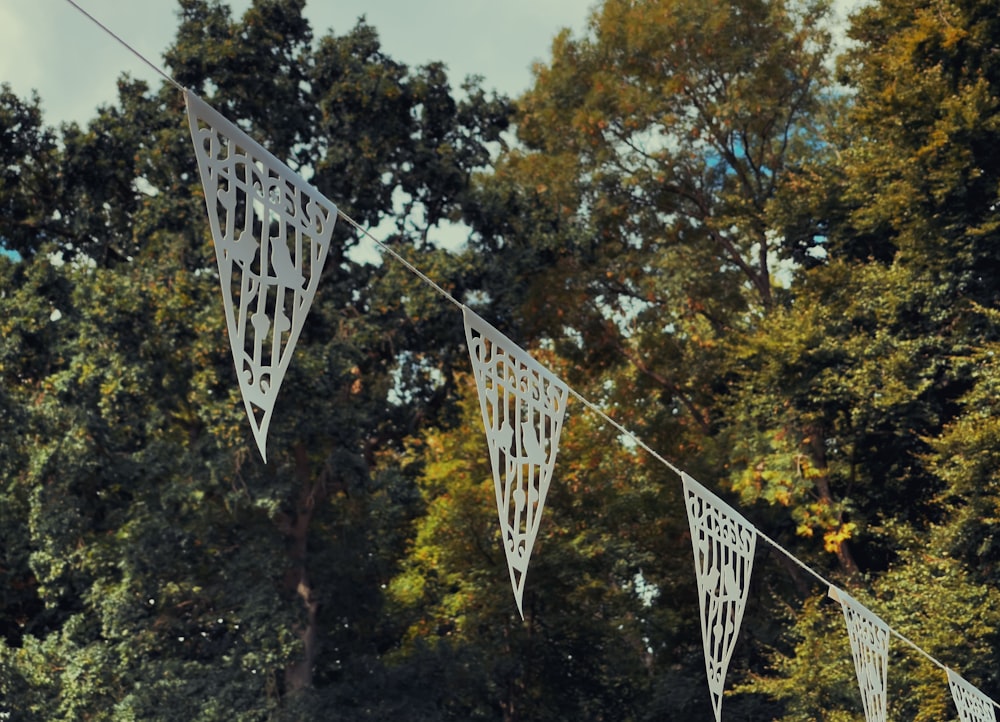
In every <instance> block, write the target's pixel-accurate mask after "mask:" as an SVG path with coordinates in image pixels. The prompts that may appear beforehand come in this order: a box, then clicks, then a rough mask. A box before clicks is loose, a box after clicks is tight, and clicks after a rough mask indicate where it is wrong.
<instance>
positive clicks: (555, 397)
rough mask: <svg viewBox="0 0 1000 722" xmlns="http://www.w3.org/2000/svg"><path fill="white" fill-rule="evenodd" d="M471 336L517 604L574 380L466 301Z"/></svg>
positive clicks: (467, 328)
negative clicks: (555, 372) (546, 364)
mask: <svg viewBox="0 0 1000 722" xmlns="http://www.w3.org/2000/svg"><path fill="white" fill-rule="evenodd" d="M462 315H463V317H464V320H465V338H466V340H467V341H468V344H469V356H470V358H471V359H472V371H473V375H474V376H475V378H476V388H477V390H478V391H479V407H480V409H481V410H482V412H483V425H484V426H485V428H486V441H487V443H488V444H489V449H490V464H491V466H492V468H493V483H494V487H495V490H496V496H497V514H498V516H499V518H500V533H501V536H502V539H503V548H504V554H506V556H507V568H508V570H509V572H510V583H511V587H512V588H513V590H514V600H515V601H516V602H517V611H518V613H519V614H520V615H521V617H522V619H523V618H524V611H523V610H522V607H521V600H522V598H523V596H524V580H525V577H526V576H527V573H528V562H529V560H530V559H531V549H532V547H533V546H534V544H535V537H536V536H537V535H538V526H539V523H540V522H541V519H542V508H543V507H544V505H545V495H546V493H547V492H548V489H549V482H550V481H551V479H552V468H553V466H554V465H555V462H556V451H557V449H558V446H559V433H560V431H561V430H562V423H563V417H564V416H565V414H566V405H567V403H568V401H569V392H568V389H567V387H566V385H565V384H564V383H563V382H562V381H560V380H559V379H558V378H557V377H556V376H555V375H553V374H552V373H551V372H550V371H548V370H547V369H546V368H545V367H543V366H542V365H541V364H539V363H538V362H537V361H535V360H534V359H533V358H531V356H529V355H528V354H527V352H525V351H523V350H521V349H520V348H519V347H518V346H517V345H516V344H515V343H514V342H513V341H511V340H510V339H508V338H507V337H506V336H504V335H503V334H501V333H500V332H499V331H497V330H496V329H495V328H493V327H492V326H491V325H490V324H488V323H486V321H484V320H483V319H481V318H480V317H479V316H477V315H476V314H475V313H473V312H472V311H471V310H469V309H468V308H467V307H465V306H463V307H462Z"/></svg>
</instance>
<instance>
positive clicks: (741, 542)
mask: <svg viewBox="0 0 1000 722" xmlns="http://www.w3.org/2000/svg"><path fill="white" fill-rule="evenodd" d="M681 480H682V481H683V482H684V503H685V506H686V507H687V514H688V525H689V526H690V528H691V546H692V547H693V548H694V570H695V576H696V577H697V580H698V604H699V606H700V607H701V638H702V642H703V644H704V647H705V668H706V671H707V672H708V690H709V692H710V693H711V695H712V708H713V709H714V710H715V719H716V722H719V720H721V719H722V694H723V690H724V689H725V686H726V671H727V670H728V669H729V660H730V659H731V658H732V656H733V650H734V649H735V648H736V639H737V637H738V636H739V632H740V624H742V622H743V612H744V610H745V609H746V603H747V593H748V591H749V589H750V575H751V572H752V571H753V558H754V552H755V551H756V548H757V530H756V528H754V526H753V525H752V524H751V523H750V522H748V521H747V520H746V519H744V518H743V517H742V516H740V515H739V514H738V513H737V512H736V511H734V510H733V509H732V507H730V506H729V505H728V504H726V503H725V502H724V501H722V499H720V498H719V497H717V496H716V495H715V494H713V493H712V492H710V491H709V490H708V489H706V488H705V487H703V486H702V485H701V484H699V483H698V482H697V481H695V480H694V479H692V478H691V477H690V476H688V475H687V474H685V473H683V472H682V473H681Z"/></svg>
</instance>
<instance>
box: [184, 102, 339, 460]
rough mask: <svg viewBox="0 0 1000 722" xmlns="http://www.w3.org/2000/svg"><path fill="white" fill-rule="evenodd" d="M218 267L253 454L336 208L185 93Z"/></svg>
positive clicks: (262, 439) (261, 443) (261, 444)
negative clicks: (251, 436)
mask: <svg viewBox="0 0 1000 722" xmlns="http://www.w3.org/2000/svg"><path fill="white" fill-rule="evenodd" d="M184 96H185V101H186V103H187V112H188V123H189V125H190V127H191V139H192V141H194V150H195V155H196V156H197V157H198V169H199V171H200V173H201V182H202V185H203V187H204V189H205V202H206V204H207V206H208V219H209V222H210V224H211V227H212V239H213V240H214V242H215V257H216V260H217V261H218V264H219V282H220V284H221V286H222V299H223V303H224V305H225V309H226V324H227V326H228V328H229V343H230V346H231V347H232V350H233V361H234V362H235V364H236V375H237V377H238V378H239V383H240V391H241V393H242V394H243V403H244V405H245V406H246V410H247V416H248V417H249V418H250V425H251V427H252V429H253V435H254V438H255V439H256V441H257V448H258V449H260V455H261V457H263V458H264V460H265V461H266V460H267V446H266V445H267V429H268V426H269V425H270V423H271V414H272V412H273V411H274V402H275V399H276V398H277V395H278V389H279V388H280V387H281V381H282V379H283V378H284V375H285V371H286V370H287V369H288V364H289V361H290V360H291V357H292V352H293V350H294V349H295V342H296V341H297V340H298V338H299V333H300V332H301V331H302V324H303V323H304V321H305V318H306V315H307V314H308V313H309V306H310V305H311V304H312V301H313V297H314V296H315V294H316V286H317V285H318V284H319V278H320V275H321V273H322V271H323V264H324V263H325V262H326V255H327V251H328V250H329V247H330V236H331V235H332V233H333V226H334V224H335V223H336V220H337V207H336V206H335V205H334V204H333V203H331V202H330V201H329V200H327V199H326V198H324V197H323V196H322V195H321V194H320V193H319V192H318V191H316V190H315V189H314V188H313V187H312V186H310V185H309V184H308V183H306V182H305V181H304V180H303V179H302V178H301V177H300V176H299V175H298V174H296V173H295V172H294V171H292V170H291V169H290V168H289V167H288V166H286V165H285V164H284V163H282V162H281V161H279V160H278V159H277V158H275V157H274V156H273V155H271V154H270V153H269V152H268V151H266V150H265V149H264V148H262V147H261V146H260V145H259V144H258V143H256V142H255V141H253V140H252V139H251V138H250V137H249V136H248V135H247V134H246V133H244V132H243V131H242V130H240V129H239V128H237V127H236V126H235V125H233V124H232V123H231V122H230V121H228V120H226V118H224V117H223V116H222V115H220V114H219V113H218V112H217V111H215V110H214V109H213V108H212V107H211V106H209V105H208V104H206V103H205V101H203V100H202V99H201V98H199V97H198V96H197V95H195V94H194V93H191V92H189V91H185V93H184Z"/></svg>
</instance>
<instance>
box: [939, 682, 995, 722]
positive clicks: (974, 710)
mask: <svg viewBox="0 0 1000 722" xmlns="http://www.w3.org/2000/svg"><path fill="white" fill-rule="evenodd" d="M948 686H950V687H951V697H952V699H954V700H955V706H956V707H958V717H959V719H961V720H962V722H997V712H996V708H995V707H994V706H993V700H991V699H990V698H989V697H987V696H986V695H985V694H983V693H982V692H980V691H979V689H977V688H976V687H974V686H972V685H971V684H969V683H968V682H966V681H965V679H963V678H962V677H960V676H959V675H957V674H955V673H954V672H952V671H951V670H950V669H949V670H948Z"/></svg>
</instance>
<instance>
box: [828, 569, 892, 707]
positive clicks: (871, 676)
mask: <svg viewBox="0 0 1000 722" xmlns="http://www.w3.org/2000/svg"><path fill="white" fill-rule="evenodd" d="M830 597H831V598H833V599H836V600H838V601H839V602H840V606H841V607H842V608H843V610H844V619H845V620H846V622H847V633H848V635H849V636H850V638H851V654H852V655H853V657H854V669H855V672H857V675H858V686H859V687H860V688H861V702H862V704H863V705H864V709H865V719H866V720H868V722H885V721H886V714H887V707H888V705H887V702H886V677H887V672H888V668H889V625H888V624H886V623H885V622H883V621H882V620H881V619H880V618H879V617H877V616H876V615H875V614H873V613H872V612H871V611H870V610H869V609H868V608H867V607H865V606H864V605H863V604H861V603H860V602H858V601H857V600H855V599H854V598H853V597H851V595H850V594H848V593H847V592H845V591H843V590H842V589H837V588H836V587H830Z"/></svg>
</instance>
